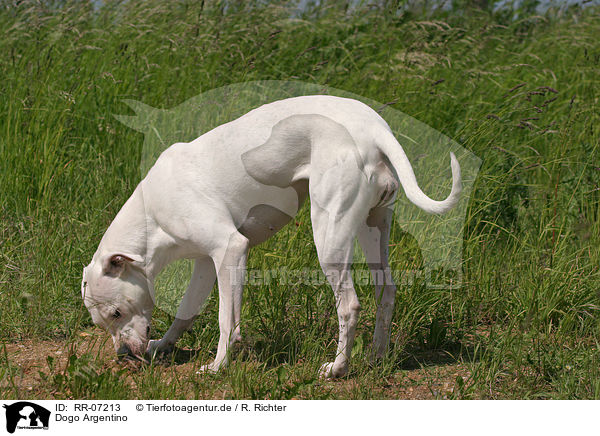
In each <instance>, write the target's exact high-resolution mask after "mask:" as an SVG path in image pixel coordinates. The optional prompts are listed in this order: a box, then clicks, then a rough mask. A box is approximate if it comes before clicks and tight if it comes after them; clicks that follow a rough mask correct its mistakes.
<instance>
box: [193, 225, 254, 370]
mask: <svg viewBox="0 0 600 436" xmlns="http://www.w3.org/2000/svg"><path fill="white" fill-rule="evenodd" d="M249 246H250V244H249V242H248V239H246V238H245V237H244V236H243V235H241V234H240V233H238V232H237V231H234V232H233V233H232V234H231V235H230V236H229V238H228V243H227V246H226V247H223V248H222V249H220V250H217V251H216V252H215V254H214V256H213V260H214V262H215V267H216V268H217V282H218V285H219V331H220V336H219V344H218V346H217V355H216V357H215V360H214V362H213V363H211V364H209V365H204V366H203V367H202V368H201V371H211V372H215V371H218V370H219V368H221V367H222V366H224V365H227V362H228V354H227V353H228V351H229V347H230V346H231V345H232V344H233V343H234V342H236V341H239V340H240V339H241V334H240V315H241V312H242V293H243V287H244V277H245V273H246V259H247V257H248V248H249Z"/></svg>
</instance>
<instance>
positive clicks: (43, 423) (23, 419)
mask: <svg viewBox="0 0 600 436" xmlns="http://www.w3.org/2000/svg"><path fill="white" fill-rule="evenodd" d="M2 407H4V408H5V409H6V431H8V432H9V433H14V432H15V430H16V429H17V428H18V429H27V430H36V429H44V430H48V424H49V422H50V411H49V410H48V409H45V408H44V407H42V406H38V405H37V404H35V403H30V402H29V401H19V402H17V403H13V404H10V405H6V404H4V405H3V406H2Z"/></svg>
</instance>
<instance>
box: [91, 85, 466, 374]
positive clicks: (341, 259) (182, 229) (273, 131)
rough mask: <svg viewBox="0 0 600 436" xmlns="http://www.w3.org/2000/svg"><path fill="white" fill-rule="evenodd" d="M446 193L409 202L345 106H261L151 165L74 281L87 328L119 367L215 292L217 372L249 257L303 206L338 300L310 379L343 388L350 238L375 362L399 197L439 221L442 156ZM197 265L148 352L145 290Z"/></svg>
mask: <svg viewBox="0 0 600 436" xmlns="http://www.w3.org/2000/svg"><path fill="white" fill-rule="evenodd" d="M450 158H451V168H452V190H451V192H450V194H449V196H448V197H447V198H446V199H445V200H443V201H435V200H432V199H431V198H429V197H427V196H426V195H425V194H424V193H423V191H421V189H420V188H419V186H418V184H417V180H416V178H415V174H414V172H413V169H412V166H411V164H410V162H409V161H408V158H407V156H406V154H405V153H404V150H403V149H402V147H401V145H400V144H399V143H398V141H397V140H396V138H395V137H394V135H393V134H392V132H391V130H390V128H389V126H388V125H387V123H386V122H385V121H384V120H383V118H381V117H380V116H379V115H378V114H377V113H376V112H375V111H374V110H373V109H371V108H370V107H368V106H367V105H365V104H363V103H361V102H358V101H356V100H352V99H346V98H339V97H333V96H320V95H315V96H304V97H295V98H289V99H285V100H281V101H276V102H274V103H270V104H266V105H264V106H261V107H259V108H257V109H254V110H252V111H250V112H248V113H247V114H245V115H244V116H242V117H240V118H238V119H236V120H234V121H231V122H229V123H227V124H223V125H221V126H219V127H217V128H215V129H213V130H211V131H209V132H208V133H205V134H204V135H202V136H200V137H199V138H197V139H196V140H194V141H192V142H189V143H177V144H174V145H172V146H171V147H169V148H168V149H167V150H166V151H164V152H163V153H162V155H161V156H160V157H159V159H158V160H157V161H156V163H155V164H154V166H153V167H152V168H151V169H150V171H149V172H148V174H147V176H146V177H145V178H144V179H143V180H142V181H141V182H140V184H139V185H138V186H137V188H136V189H135V191H134V192H133V194H132V196H131V197H130V198H129V200H127V202H126V203H125V205H124V206H123V208H122V209H121V210H120V211H119V213H118V214H117V216H116V218H115V219H114V221H113V222H112V224H111V225H110V226H109V228H108V230H107V231H106V233H105V234H104V237H103V238H102V240H101V242H100V245H99V247H98V250H97V251H96V253H95V254H94V256H93V259H92V261H91V263H90V264H89V265H88V266H86V267H85V268H84V270H83V282H82V296H83V298H84V302H85V305H86V307H87V308H88V310H89V312H90V314H91V316H92V319H93V321H94V323H96V324H97V325H99V326H102V327H104V328H106V329H108V330H109V331H110V333H111V335H112V338H113V341H114V345H115V350H116V351H117V353H119V354H129V355H133V356H138V357H141V356H142V355H144V353H148V354H150V355H153V354H154V353H156V352H157V351H168V350H170V349H171V348H172V346H173V345H174V344H175V342H176V341H177V339H178V338H179V337H180V336H181V334H182V333H183V332H184V331H186V330H187V329H188V328H189V327H190V326H191V325H192V323H193V320H194V318H195V316H196V315H197V314H198V312H199V310H200V308H201V307H202V305H203V303H204V301H205V300H206V298H207V296H208V294H209V292H210V290H211V289H212V288H213V285H214V282H215V279H216V280H217V283H218V290H219V328H220V338H219V343H218V348H217V354H216V357H215V360H214V362H212V363H211V364H209V365H204V366H203V367H202V370H209V371H217V370H218V369H219V368H221V367H222V366H224V365H225V364H227V360H228V353H227V350H228V348H229V346H230V345H231V344H232V343H233V342H235V341H237V340H239V339H240V338H241V336H240V313H241V308H242V287H243V282H244V280H243V279H244V272H245V266H246V259H247V256H248V250H249V248H250V247H252V246H254V245H256V244H259V243H261V242H263V241H265V240H266V239H268V238H269V237H270V236H272V235H273V234H275V233H276V232H277V231H278V230H279V229H281V228H282V227H283V226H284V225H285V224H286V223H287V222H288V221H289V220H291V219H292V217H293V216H294V215H295V214H296V213H297V211H298V210H299V208H300V206H301V205H302V203H303V201H304V199H305V198H306V196H307V195H308V197H309V198H310V203H311V221H312V229H313V236H314V241H315V244H316V248H317V254H318V258H319V263H320V265H321V267H322V269H323V271H324V273H325V276H326V277H327V280H328V282H329V284H330V285H331V287H332V288H333V292H334V295H335V300H336V307H337V313H338V320H339V342H338V347H337V353H336V356H335V360H334V361H333V362H329V363H325V364H324V365H323V366H322V367H321V376H324V377H341V376H343V375H345V374H346V373H347V371H348V364H349V359H350V354H351V350H352V345H353V342H354V334H355V328H356V323H357V320H358V314H359V310H360V304H359V302H358V299H357V296H356V292H355V290H354V287H353V283H352V278H351V274H350V272H351V264H352V255H353V244H354V238H355V237H356V238H358V241H359V244H360V246H361V248H362V249H363V251H364V253H365V257H366V261H367V263H368V265H369V268H370V269H371V272H372V274H373V276H374V277H376V276H377V277H381V276H382V274H381V272H382V271H383V272H384V276H385V280H384V283H376V285H375V297H376V301H377V304H378V307H377V315H376V324H375V333H374V339H373V350H374V353H375V355H376V356H381V355H383V354H384V352H385V350H386V348H387V345H388V342H389V330H390V323H391V318H392V312H393V307H394V296H395V292H396V288H395V285H394V283H393V281H392V279H391V274H390V273H389V265H388V239H389V233H390V223H391V221H392V212H393V202H394V200H395V197H396V192H397V188H398V186H399V184H398V183H400V184H401V185H402V187H403V189H404V193H405V194H406V196H407V198H408V199H409V200H410V201H411V202H412V203H414V204H415V205H417V206H418V207H419V208H421V209H423V210H424V211H426V212H429V213H435V214H440V213H443V212H446V211H448V210H449V209H451V208H452V207H453V206H454V205H455V204H456V203H457V202H458V200H459V197H460V192H461V189H462V188H461V176H460V166H459V164H458V161H457V159H456V157H455V156H454V154H453V153H450ZM181 258H191V259H195V266H194V271H193V274H192V279H191V281H190V284H189V286H188V288H187V290H186V292H185V295H184V297H183V299H182V301H181V304H180V306H179V309H178V312H177V315H176V318H175V320H174V322H173V324H172V325H171V327H170V328H169V330H168V331H167V333H166V334H165V336H164V337H163V338H162V339H161V340H153V341H149V336H150V322H151V314H152V309H153V305H154V294H153V293H154V289H153V283H154V279H155V277H156V276H157V275H158V273H159V272H160V271H161V270H162V269H163V268H164V267H165V266H166V265H167V264H168V263H170V262H172V261H174V260H176V259H181Z"/></svg>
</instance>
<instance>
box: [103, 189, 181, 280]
mask: <svg viewBox="0 0 600 436" xmlns="http://www.w3.org/2000/svg"><path fill="white" fill-rule="evenodd" d="M175 248H176V245H175V244H174V241H173V240H172V238H171V237H169V235H167V234H166V233H165V232H164V231H162V229H161V228H160V227H159V226H158V225H157V224H156V222H155V221H154V220H153V219H152V218H151V217H149V216H148V214H147V210H146V208H145V205H144V194H143V190H142V183H140V184H139V185H138V186H137V187H136V189H135V191H134V192H133V194H132V195H131V197H129V199H128V200H127V201H126V202H125V204H124V205H123V207H122V208H121V210H120V211H119V213H118V214H117V216H116V217H115V219H114V220H113V222H112V223H111V224H110V226H109V227H108V229H107V230H106V233H105V234H104V236H103V237H102V240H101V241H100V244H99V246H98V250H97V251H96V255H95V256H94V258H96V257H99V256H104V255H107V254H115V253H121V254H126V255H136V256H139V257H141V258H142V259H143V262H142V265H139V266H140V267H142V269H143V270H144V273H145V275H146V277H147V279H148V281H149V282H150V283H153V282H154V279H155V278H156V276H157V275H158V274H159V273H160V271H161V270H162V269H163V268H164V267H165V266H166V265H167V264H168V263H170V262H171V261H172V260H174V259H176V258H177V256H176V255H175V254H176V253H174V251H175Z"/></svg>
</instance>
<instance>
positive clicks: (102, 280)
mask: <svg viewBox="0 0 600 436" xmlns="http://www.w3.org/2000/svg"><path fill="white" fill-rule="evenodd" d="M142 262H143V259H141V258H140V257H139V256H133V255H128V254H122V253H113V254H106V255H98V256H94V259H93V260H92V262H91V263H90V264H89V265H88V266H86V267H85V268H84V269H83V280H82V282H81V295H82V297H83V301H84V304H85V306H86V307H87V309H88V310H89V312H90V315H91V316H92V321H94V324H96V325H98V326H100V327H102V328H105V329H106V330H108V331H109V332H110V334H111V335H112V338H113V342H114V345H115V350H116V352H117V354H119V355H129V356H134V357H138V358H141V357H142V356H143V354H144V352H145V351H146V347H147V345H148V340H149V337H150V320H151V316H152V308H153V307H154V302H153V300H152V297H151V295H150V292H149V289H148V281H147V279H146V275H145V273H144V269H143V266H142Z"/></svg>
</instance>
